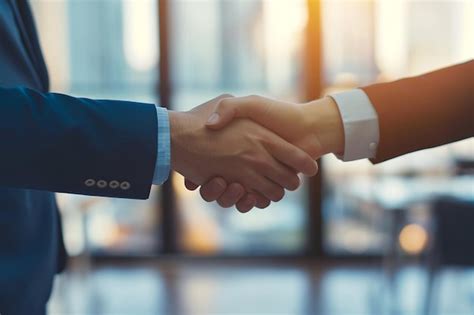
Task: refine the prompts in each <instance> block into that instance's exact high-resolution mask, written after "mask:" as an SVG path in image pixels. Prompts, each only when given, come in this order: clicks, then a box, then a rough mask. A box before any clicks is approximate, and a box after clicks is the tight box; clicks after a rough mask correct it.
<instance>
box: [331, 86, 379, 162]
mask: <svg viewBox="0 0 474 315" xmlns="http://www.w3.org/2000/svg"><path fill="white" fill-rule="evenodd" d="M329 96H331V97H332V98H333V99H334V101H335V102H336V103H337V106H338V108H339V113H340V114H341V118H342V123H343V126H344V142H345V144H344V154H342V155H341V156H337V157H338V158H339V159H341V160H343V161H354V160H359V159H365V158H373V157H375V155H376V153H377V146H378V144H379V120H378V116H377V112H376V111H375V109H374V106H373V105H372V102H370V99H369V97H368V96H367V94H365V92H364V91H363V90H361V89H354V90H349V91H345V92H340V93H335V94H331V95H329Z"/></svg>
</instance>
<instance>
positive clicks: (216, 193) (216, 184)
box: [199, 177, 227, 202]
mask: <svg viewBox="0 0 474 315" xmlns="http://www.w3.org/2000/svg"><path fill="white" fill-rule="evenodd" d="M226 188H227V182H226V181H225V180H224V179H223V178H221V177H215V178H213V179H211V180H210V181H208V182H207V183H205V184H204V185H202V186H201V189H200V190H199V193H200V194H201V197H202V199H204V200H205V201H207V202H211V201H215V200H217V199H218V198H219V197H220V196H221V195H222V194H223V193H224V192H225V190H226Z"/></svg>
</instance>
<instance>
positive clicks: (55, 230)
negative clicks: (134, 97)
mask: <svg viewBox="0 0 474 315" xmlns="http://www.w3.org/2000/svg"><path fill="white" fill-rule="evenodd" d="M85 23H86V21H85ZM156 126H157V123H156V111H155V107H154V105H152V104H142V103H132V102H122V101H105V100H103V101H100V100H90V99H81V98H75V97H71V96H66V95H60V94H54V93H48V74H47V71H46V66H45V63H44V61H43V57H42V54H41V50H40V46H39V43H38V38H37V35H36V30H35V26H34V23H33V19H32V15H31V11H30V8H29V6H28V3H27V1H26V0H0V148H1V152H0V314H2V315H10V314H11V315H17V314H21V315H23V314H25V315H26V314H28V315H35V314H42V313H43V312H44V306H45V304H46V302H47V300H48V298H49V295H50V292H51V287H52V281H53V278H54V275H55V273H57V272H58V271H60V270H61V269H62V268H63V267H64V262H65V258H66V253H65V250H64V245H63V241H62V236H61V228H60V218H59V212H58V208H57V206H56V201H55V197H54V194H53V192H69V193H78V194H89V195H100V196H110V197H124V198H137V199H145V198H147V197H148V195H149V191H150V187H151V182H152V177H153V171H154V167H155V162H156V161H155V159H156V142H157V139H156V138H157V128H156ZM88 180H89V181H88ZM91 180H92V181H91ZM99 180H104V181H106V182H110V181H117V182H119V183H123V182H127V183H128V184H127V185H126V187H125V188H126V189H122V188H123V187H122V188H121V187H120V186H119V187H114V188H112V187H110V186H111V185H108V186H107V187H103V188H100V187H99V186H98V185H91V182H96V181H99Z"/></svg>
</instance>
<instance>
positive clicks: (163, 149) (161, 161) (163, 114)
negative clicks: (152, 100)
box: [153, 105, 171, 185]
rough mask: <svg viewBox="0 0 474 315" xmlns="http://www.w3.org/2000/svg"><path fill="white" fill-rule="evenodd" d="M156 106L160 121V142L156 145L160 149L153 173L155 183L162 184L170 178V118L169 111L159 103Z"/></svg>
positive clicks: (158, 120)
mask: <svg viewBox="0 0 474 315" xmlns="http://www.w3.org/2000/svg"><path fill="white" fill-rule="evenodd" d="M155 106H156V115H157V122H158V128H157V131H158V136H157V141H158V143H157V146H156V147H157V150H158V151H157V153H156V164H155V173H154V175H153V184H154V185H161V184H163V183H164V182H165V181H166V180H167V179H168V176H169V173H170V160H171V152H170V151H171V150H170V123H169V118H168V111H167V110H166V109H165V108H163V107H160V106H158V105H155Z"/></svg>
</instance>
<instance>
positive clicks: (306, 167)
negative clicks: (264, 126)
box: [264, 134, 318, 176]
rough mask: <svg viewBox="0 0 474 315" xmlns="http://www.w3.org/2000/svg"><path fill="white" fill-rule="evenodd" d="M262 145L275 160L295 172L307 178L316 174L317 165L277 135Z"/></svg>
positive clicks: (301, 151)
mask: <svg viewBox="0 0 474 315" xmlns="http://www.w3.org/2000/svg"><path fill="white" fill-rule="evenodd" d="M264 145H265V148H266V149H267V150H268V152H269V153H270V154H271V155H272V156H273V157H274V158H275V159H277V160H278V161H280V162H281V163H283V164H285V165H287V166H288V167H291V168H292V169H294V170H295V171H297V172H301V173H303V174H305V175H308V176H314V175H316V174H317V173H318V164H317V163H316V161H315V160H313V159H312V158H311V156H310V155H309V154H307V153H306V152H304V151H303V150H301V149H300V148H298V147H296V146H294V145H292V144H291V143H289V142H287V141H285V140H283V139H282V138H280V137H278V136H277V135H275V134H273V135H271V136H270V140H269V141H266V142H265V143H264Z"/></svg>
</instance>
